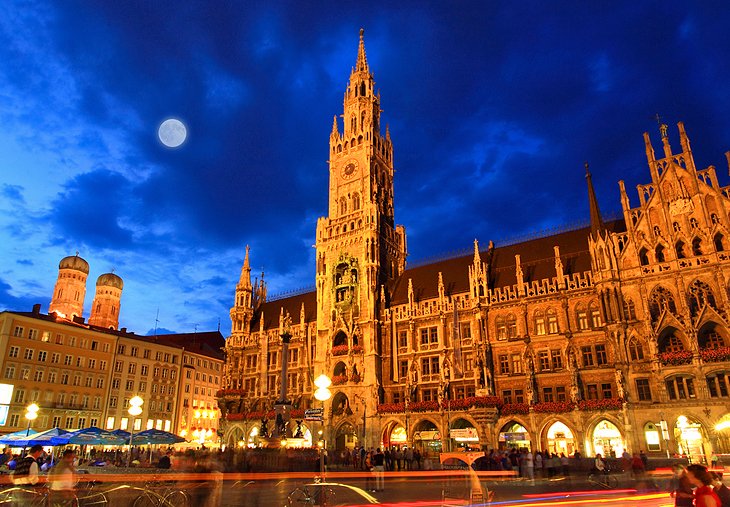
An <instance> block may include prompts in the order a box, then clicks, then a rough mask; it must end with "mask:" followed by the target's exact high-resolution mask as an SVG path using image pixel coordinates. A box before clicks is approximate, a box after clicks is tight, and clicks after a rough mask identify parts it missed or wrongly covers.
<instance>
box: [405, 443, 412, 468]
mask: <svg viewBox="0 0 730 507" xmlns="http://www.w3.org/2000/svg"><path fill="white" fill-rule="evenodd" d="M405 460H406V466H407V467H408V470H413V448H412V447H408V448H406V452H405Z"/></svg>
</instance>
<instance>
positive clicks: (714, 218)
mask: <svg viewBox="0 0 730 507" xmlns="http://www.w3.org/2000/svg"><path fill="white" fill-rule="evenodd" d="M710 221H711V222H712V223H713V224H719V223H720V217H718V216H717V213H711V214H710Z"/></svg>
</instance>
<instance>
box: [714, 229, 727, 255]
mask: <svg viewBox="0 0 730 507" xmlns="http://www.w3.org/2000/svg"><path fill="white" fill-rule="evenodd" d="M712 242H713V243H714V245H715V251H716V252H724V251H725V236H723V235H722V233H721V232H718V233H717V234H715V236H714V237H713V238H712Z"/></svg>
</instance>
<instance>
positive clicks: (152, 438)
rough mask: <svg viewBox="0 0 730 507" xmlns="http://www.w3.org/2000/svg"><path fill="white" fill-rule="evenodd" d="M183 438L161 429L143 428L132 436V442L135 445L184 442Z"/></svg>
mask: <svg viewBox="0 0 730 507" xmlns="http://www.w3.org/2000/svg"><path fill="white" fill-rule="evenodd" d="M184 441H185V439H184V438H182V437H179V436H177V435H175V434H173V433H170V432H168V431H162V430H156V429H151V430H145V431H140V432H139V433H135V434H134V436H133V437H132V443H133V444H135V445H140V444H156V445H159V444H177V443H178V442H184Z"/></svg>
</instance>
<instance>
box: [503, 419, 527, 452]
mask: <svg viewBox="0 0 730 507" xmlns="http://www.w3.org/2000/svg"><path fill="white" fill-rule="evenodd" d="M498 441H499V449H500V450H504V449H513V448H515V449H521V448H523V447H526V448H527V449H530V447H532V442H531V441H530V433H529V432H528V431H527V428H525V427H524V426H523V425H522V424H520V423H518V422H517V421H510V422H508V423H507V424H505V425H504V426H502V429H501V430H499V438H498Z"/></svg>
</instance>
